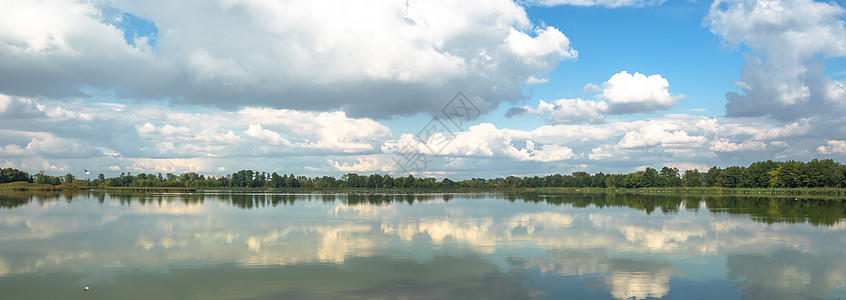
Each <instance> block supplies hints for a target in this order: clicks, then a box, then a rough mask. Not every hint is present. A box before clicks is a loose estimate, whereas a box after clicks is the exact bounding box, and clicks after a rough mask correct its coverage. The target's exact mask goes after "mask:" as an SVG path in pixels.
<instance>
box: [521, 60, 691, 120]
mask: <svg viewBox="0 0 846 300" xmlns="http://www.w3.org/2000/svg"><path fill="white" fill-rule="evenodd" d="M669 87H670V83H669V82H668V81H667V80H666V79H664V78H663V77H661V75H659V74H654V75H650V76H646V75H643V74H640V73H637V72H635V73H634V74H629V73H628V72H626V71H622V72H619V73H617V74H614V75H613V76H611V78H610V79H608V81H606V82H605V83H603V84H602V88H600V87H599V86H598V85H595V84H592V83H588V84H587V85H585V87H584V88H583V90H584V91H586V92H593V93H599V92H601V94H600V95H599V96H598V97H599V98H600V99H602V100H604V101H602V100H582V99H558V100H554V101H552V102H546V101H543V100H540V103H539V104H538V107H537V108H532V107H529V106H524V107H513V108H511V109H509V110H508V111H507V112H506V114H505V116H506V117H509V118H510V117H514V116H520V115H535V116H538V117H542V116H546V115H548V116H549V118H548V119H547V121H548V122H549V123H550V124H578V123H589V124H601V123H605V116H606V115H609V114H611V115H614V114H631V113H639V112H654V111H656V110H664V109H669V108H671V107H673V105H675V104H676V103H677V102H678V100H680V99H682V98H684V96H683V95H671V94H670V91H669Z"/></svg>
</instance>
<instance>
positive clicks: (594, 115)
mask: <svg viewBox="0 0 846 300" xmlns="http://www.w3.org/2000/svg"><path fill="white" fill-rule="evenodd" d="M607 110H608V104H606V103H605V102H602V101H590V100H582V99H558V100H554V101H552V102H549V103H547V102H546V101H543V100H540V103H539V104H538V108H537V109H535V108H532V107H529V106H524V107H522V108H519V109H516V110H513V109H512V110H511V111H510V112H509V113H508V114H507V116H508V117H512V116H516V115H527V114H528V115H535V116H538V117H543V116H546V115H548V116H549V119H548V122H549V123H550V124H578V123H589V124H600V123H604V122H605V112H606V111H607Z"/></svg>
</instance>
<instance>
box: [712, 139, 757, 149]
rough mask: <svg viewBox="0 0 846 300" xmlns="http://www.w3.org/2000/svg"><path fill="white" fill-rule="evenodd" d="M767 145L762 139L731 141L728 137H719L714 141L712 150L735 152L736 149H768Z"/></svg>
mask: <svg viewBox="0 0 846 300" xmlns="http://www.w3.org/2000/svg"><path fill="white" fill-rule="evenodd" d="M766 149H767V145H766V144H764V142H761V141H744V142H742V143H733V142H729V140H728V139H719V140H717V141H714V144H713V145H712V146H711V150H714V151H720V152H735V151H750V150H766Z"/></svg>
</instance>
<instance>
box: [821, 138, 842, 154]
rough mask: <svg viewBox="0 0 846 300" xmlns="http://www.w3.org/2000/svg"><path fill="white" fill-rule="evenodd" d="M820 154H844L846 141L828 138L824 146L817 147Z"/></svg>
mask: <svg viewBox="0 0 846 300" xmlns="http://www.w3.org/2000/svg"><path fill="white" fill-rule="evenodd" d="M817 152H819V153H822V154H846V141H838V140H828V141H826V146H819V147H817Z"/></svg>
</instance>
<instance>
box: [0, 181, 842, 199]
mask: <svg viewBox="0 0 846 300" xmlns="http://www.w3.org/2000/svg"><path fill="white" fill-rule="evenodd" d="M87 189H102V190H105V191H110V192H184V193H191V192H198V191H213V190H218V191H242V192H283V193H323V194H337V193H341V194H352V195H377V194H378V195H409V194H431V193H473V192H518V193H520V192H528V193H545V194H608V193H620V194H641V195H726V196H743V195H748V196H785V197H787V196H791V197H797V198H799V197H811V196H827V197H841V196H842V197H846V188H722V187H654V188H636V189H627V188H561V187H544V188H504V187H501V188H443V187H438V188H193V187H102V186H101V187H88V186H84V185H78V184H70V183H63V184H60V185H48V184H35V183H27V182H23V181H20V182H11V183H4V184H0V191H3V190H5V191H68V190H87Z"/></svg>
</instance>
